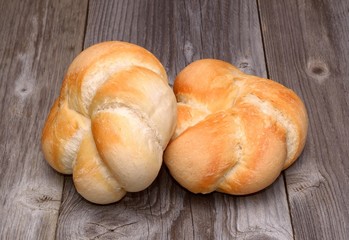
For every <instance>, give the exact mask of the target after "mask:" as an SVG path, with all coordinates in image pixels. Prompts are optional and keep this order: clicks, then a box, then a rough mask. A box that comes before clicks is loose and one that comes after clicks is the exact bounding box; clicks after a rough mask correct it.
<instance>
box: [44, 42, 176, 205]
mask: <svg viewBox="0 0 349 240" xmlns="http://www.w3.org/2000/svg"><path fill="white" fill-rule="evenodd" d="M175 124H176V99H175V96H174V94H173V92H172V91H171V88H170V87H169V86H168V80H167V76H166V72H165V70H164V68H163V66H162V65H161V63H160V62H159V60H158V59H157V58H156V57H155V56H153V55H152V54H151V53H150V52H148V51H147V50H145V49H144V48H142V47H139V46H137V45H134V44H130V43H125V42H104V43H100V44H96V45H94V46H91V47H89V48H88V49H86V50H85V51H83V52H82V53H81V54H79V55H78V56H77V57H76V58H75V59H74V61H73V62H72V64H71V65H70V67H69V69H68V71H67V74H66V76H65V79H64V82H63V84H62V88H61V92H60V96H59V98H58V99H57V100H56V102H55V104H54V106H53V107H52V109H51V112H50V114H49V116H48V119H47V121H46V124H45V127H44V129H43V134H42V149H43V152H44V155H45V158H46V160H47V161H48V162H49V164H50V165H51V166H52V167H53V168H55V169H56V170H57V171H59V172H61V173H65V174H71V173H73V179H74V183H75V185H76V188H77V190H78V192H79V193H80V194H81V195H82V196H83V197H85V198H86V199H88V200H89V201H92V202H95V203H100V204H105V203H111V202H115V201H118V200H119V199H121V198H122V196H124V194H125V193H126V191H140V190H143V189H145V188H146V187H147V186H149V185H150V184H151V182H152V181H153V180H154V179H155V177H156V176H157V174H158V171H159V170H160V167H161V163H162V154H163V149H165V147H166V145H167V144H168V142H169V140H170V138H171V136H172V134H173V132H174V129H175Z"/></svg>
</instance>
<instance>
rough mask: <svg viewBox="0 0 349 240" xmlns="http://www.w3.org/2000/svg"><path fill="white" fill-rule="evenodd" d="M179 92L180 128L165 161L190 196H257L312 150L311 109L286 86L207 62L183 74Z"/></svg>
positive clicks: (178, 82) (177, 84)
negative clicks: (305, 151)
mask: <svg viewBox="0 0 349 240" xmlns="http://www.w3.org/2000/svg"><path fill="white" fill-rule="evenodd" d="M174 92H175V95H176V97H177V101H178V107H177V111H178V119H177V129H176V132H175V134H174V136H173V138H172V140H171V142H170V144H169V145H168V147H167V149H166V152H165V155H164V159H165V164H166V165H167V167H168V168H169V170H170V173H171V175H172V176H173V177H174V178H175V179H176V180H177V181H178V182H179V183H180V184H181V185H182V186H183V187H185V188H187V189H188V190H189V191H192V192H194V193H209V192H213V191H220V192H225V193H229V194H236V195H242V194H250V193H254V192H257V191H259V190H261V189H263V188H265V187H267V186H269V185H270V184H271V183H272V182H274V181H275V179H276V178H277V177H278V176H279V174H280V172H281V171H282V170H283V169H286V168H287V167H289V166H290V165H291V164H292V163H293V162H294V161H295V160H296V159H297V158H298V157H299V155H300V154H301V152H302V150H303V148H304V145H305V140H306V134H307V128H308V117H307V112H306V109H305V106H304V104H303V102H302V101H301V100H300V98H299V97H298V96H297V95H296V94H295V93H294V92H293V91H292V90H290V89H288V88H286V87H285V86H283V85H281V84H279V83H276V82H274V81H272V80H268V79H264V78H259V77H256V76H252V75H247V74H244V73H243V72H241V71H240V70H238V69H237V68H236V67H234V66H233V65H231V64H229V63H226V62H223V61H220V60H214V59H203V60H199V61H196V62H194V63H192V64H190V65H188V66H187V67H186V68H185V69H184V70H183V71H182V72H180V73H179V74H178V76H177V78H176V80H175V83H174Z"/></svg>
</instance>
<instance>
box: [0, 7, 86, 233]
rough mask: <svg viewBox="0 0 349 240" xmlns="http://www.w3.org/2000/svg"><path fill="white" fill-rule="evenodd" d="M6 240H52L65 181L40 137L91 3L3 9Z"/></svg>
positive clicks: (0, 200)
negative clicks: (48, 157)
mask: <svg viewBox="0 0 349 240" xmlns="http://www.w3.org/2000/svg"><path fill="white" fill-rule="evenodd" d="M0 6H1V8H0V12H1V14H0V43H1V44H0V72H1V74H0V102H1V105H0V126H1V128H0V192H1V194H0V216H1V217H0V239H53V238H54V236H55V231H56V223H57V218H58V211H59V207H60V203H61V197H62V188H63V177H62V176H61V175H59V174H57V173H55V172H54V171H53V170H52V169H51V168H50V167H49V166H48V164H46V162H45V161H44V159H43V155H42V154H41V150H40V137H41V129H42V126H43V123H44V120H45V119H46V116H47V113H48V110H49V107H50V106H51V104H52V103H53V99H54V98H55V97H56V96H57V95H58V89H59V87H60V85H61V81H62V78H63V75H64V71H65V68H66V66H67V64H68V63H69V62H70V61H71V60H72V58H73V57H74V55H76V53H77V52H79V51H80V50H81V49H82V42H83V32H84V25H85V16H86V10H87V5H86V1H79V3H77V2H75V1H74V2H72V1H69V0H64V1H46V0H42V1H20V0H13V1H1V3H0Z"/></svg>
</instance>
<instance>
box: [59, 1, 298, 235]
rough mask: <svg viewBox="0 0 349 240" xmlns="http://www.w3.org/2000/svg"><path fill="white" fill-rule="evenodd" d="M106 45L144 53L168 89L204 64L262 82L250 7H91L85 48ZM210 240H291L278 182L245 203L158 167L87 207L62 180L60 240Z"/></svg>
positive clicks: (256, 28)
mask: <svg viewBox="0 0 349 240" xmlns="http://www.w3.org/2000/svg"><path fill="white" fill-rule="evenodd" d="M105 40H123V41H128V42H132V43H136V44H139V45H141V46H143V47H145V48H147V49H148V50H150V51H151V52H153V53H154V54H155V55H156V56H157V57H158V58H159V59H160V61H161V62H162V63H163V64H164V66H165V68H166V70H167V72H168V74H169V78H170V82H171V83H173V80H174V78H175V76H176V74H177V73H178V72H179V71H180V70H181V69H183V68H184V67H185V66H186V65H187V64H188V63H190V62H192V61H194V60H197V59H200V58H203V57H205V58H208V57H211V58H219V59H223V60H227V61H229V62H232V63H233V64H235V65H237V66H238V67H240V68H241V69H242V70H244V71H245V72H250V73H255V74H258V75H262V76H266V69H265V62H264V53H263V46H262V39H261V33H260V25H259V19H258V10H257V4H256V2H255V1H228V0H226V1H218V2H216V1H215V2H214V3H213V1H183V0H181V1H171V0H167V1H162V0H158V1H139V0H138V1H126V0H125V1H121V0H120V1H90V4H89V11H88V25H87V29H86V36H85V44H84V47H88V46H90V45H92V44H94V43H97V42H100V41H105ZM198 84H200V83H199V82H198ZM214 238H216V239H232V238H238V239H292V238H293V233H292V227H291V221H290V216H289V212H288V205H287V198H286V192H285V187H284V182H283V178H282V177H280V178H279V179H278V180H277V181H276V182H275V183H274V184H273V185H272V186H271V187H269V188H268V189H266V190H264V191H262V192H260V193H257V194H254V195H250V196H245V197H234V196H229V195H224V194H220V193H214V194H209V195H194V194H192V193H190V192H188V191H186V190H184V189H183V188H181V187H180V186H179V185H178V184H177V183H176V182H175V181H174V180H173V179H172V178H171V177H170V175H169V173H168V171H167V169H166V168H165V167H163V168H162V170H161V172H160V175H159V177H158V178H157V179H156V181H155V182H154V183H153V184H152V185H151V186H150V187H149V188H148V189H146V190H144V191H142V192H140V193H132V194H130V193H129V194H127V195H126V197H125V198H124V199H122V201H120V202H119V203H115V204H111V205H108V206H99V205H94V204H91V203H89V202H87V201H85V200H84V199H82V198H81V197H80V196H79V195H78V194H77V192H76V190H75V188H74V186H73V183H72V180H71V178H70V177H69V178H66V181H65V188H64V194H63V203H62V207H61V212H60V216H59V220H58V229H57V239H214Z"/></svg>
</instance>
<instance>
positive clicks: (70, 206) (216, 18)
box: [0, 0, 349, 239]
mask: <svg viewBox="0 0 349 240" xmlns="http://www.w3.org/2000/svg"><path fill="white" fill-rule="evenodd" d="M0 11H1V12H0V13H1V14H0V43H1V44H0V69H1V71H0V80H1V81H0V100H1V104H0V113H1V115H0V123H1V125H0V126H1V128H0V193H1V194H0V204H1V205H0V216H1V217H0V239H55V238H56V239H349V211H348V206H349V200H348V196H349V186H348V182H349V175H348V173H349V159H348V156H349V150H348V148H349V130H348V128H347V127H346V125H345V124H346V123H348V119H349V118H348V117H349V108H348V102H349V101H348V100H349V96H348V87H349V77H348V76H349V67H348V63H349V3H348V1H346V0H341V1H340V0H339V1H336V4H333V2H332V1H330V0H326V1H315V0H313V1H300V0H299V1H286V0H283V1H280V0H273V1H269V0H260V1H254V0H253V1H252V0H247V1H246V0H240V1H236V0H233V1H230V0H225V1H209V0H196V1H194V0H192V1H189V0H187V1H184V0H178V1H177V0H176V1H172V0H166V1H164V0H156V1H155V0H152V1H151V0H137V1H134V0H131V1H127V0H124V1H122V0H118V1H112V0H110V1H102V0H94V1H92V0H90V1H68V0H64V1H62V0H61V1H57V0H42V1H19V0H16V1H14V0H12V1H6V0H0ZM105 40H123V41H128V42H132V43H136V44H139V45H141V46H143V47H145V48H147V49H148V50H150V51H152V52H153V53H154V54H155V55H156V56H157V57H158V58H159V59H160V61H161V62H162V63H163V64H164V66H165V68H166V70H167V72H168V75H169V78H170V81H171V84H172V83H173V80H174V78H175V76H176V74H177V73H178V72H179V71H180V70H181V69H183V68H184V67H185V66H186V65H187V64H188V63H190V62H192V61H194V60H197V59H201V58H218V59H222V60H226V61H229V62H231V63H233V64H235V65H236V66H238V67H239V68H240V69H242V70H243V71H245V72H248V73H253V74H256V75H259V76H264V77H267V76H268V77H270V78H272V79H275V80H277V81H279V82H281V83H283V84H285V85H286V86H288V87H291V88H292V89H294V90H295V91H296V92H297V93H298V94H299V95H300V96H301V98H302V99H303V100H304V101H305V104H306V107H307V109H308V112H309V118H310V119H309V120H310V128H309V136H308V139H307V144H306V147H305V150H304V152H303V154H302V155H301V157H300V159H299V160H298V161H297V162H296V163H295V164H294V165H293V166H291V167H290V168H289V169H288V170H286V171H285V173H283V174H282V175H281V176H280V177H279V178H278V180H277V181H276V182H275V183H274V184H273V185H272V186H270V187H268V188H267V189H266V190H263V191H261V192H259V193H256V194H252V195H249V196H243V197H236V196H229V195H225V194H220V193H214V194H209V195H195V194H192V193H190V192H188V191H186V190H185V189H183V188H182V187H180V186H179V185H178V184H177V183H176V182H175V181H174V180H173V179H172V178H171V176H170V175H169V173H168V171H167V169H166V168H165V167H163V168H162V170H161V172H160V174H159V176H158V178H157V179H156V181H155V182H154V183H153V184H152V185H151V186H150V187H149V188H148V189H146V190H144V191H142V192H139V193H132V194H127V196H126V197H125V198H124V199H123V200H122V201H120V202H119V203H115V204H110V205H107V206H99V205H95V204H91V203H89V202H87V201H85V200H84V199H82V198H81V197H80V196H79V195H78V194H77V193H76V191H75V188H74V186H73V183H72V179H71V177H70V176H63V175H60V174H58V173H56V172H55V171H54V170H52V169H51V168H50V167H49V166H48V165H47V164H46V162H45V161H44V159H43V155H42V153H41V151H40V143H39V141H40V135H41V129H42V126H43V124H44V121H45V119H46V116H47V113H48V111H49V108H50V106H51V104H52V103H53V100H54V99H55V98H56V97H57V96H58V92H59V88H60V85H61V83H62V80H63V76H64V73H65V71H66V69H67V67H68V66H69V63H70V62H71V61H72V59H73V58H74V56H76V55H77V54H78V53H79V52H80V51H81V50H82V49H83V48H86V47H88V46H90V45H92V44H94V43H97V42H100V41H105ZM198 84H199V82H198Z"/></svg>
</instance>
